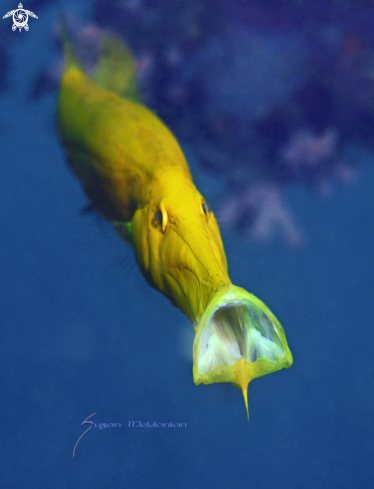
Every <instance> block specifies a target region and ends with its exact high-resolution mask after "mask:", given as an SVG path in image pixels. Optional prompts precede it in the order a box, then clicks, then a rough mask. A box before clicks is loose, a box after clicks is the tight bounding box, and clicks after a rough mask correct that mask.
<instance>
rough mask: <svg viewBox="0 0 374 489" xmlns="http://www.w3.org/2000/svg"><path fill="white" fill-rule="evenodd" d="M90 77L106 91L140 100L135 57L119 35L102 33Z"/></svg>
mask: <svg viewBox="0 0 374 489" xmlns="http://www.w3.org/2000/svg"><path fill="white" fill-rule="evenodd" d="M92 78H93V79H94V80H95V82H96V83H97V84H98V85H99V86H100V87H101V88H103V89H104V90H106V91H107V92H111V93H115V94H116V95H118V96H119V97H121V98H124V99H126V100H130V101H131V102H135V103H139V102H140V95H139V91H138V86H137V82H136V63H135V59H134V57H133V55H132V53H131V51H130V49H129V48H128V47H127V46H126V44H124V43H123V41H122V39H121V38H120V37H119V36H117V35H115V34H111V33H106V34H104V36H103V38H102V41H101V44H100V48H99V56H98V62H97V65H96V69H95V73H94V75H93V77H92Z"/></svg>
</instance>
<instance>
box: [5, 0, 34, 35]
mask: <svg viewBox="0 0 374 489" xmlns="http://www.w3.org/2000/svg"><path fill="white" fill-rule="evenodd" d="M11 15H12V16H13V25H12V30H13V31H15V30H16V29H19V31H20V32H21V29H22V27H23V28H24V29H25V31H28V30H29V25H28V23H27V21H28V20H29V16H30V17H34V19H37V18H38V17H37V16H36V15H35V14H34V12H30V10H25V9H24V8H23V5H22V3H19V4H18V8H17V9H16V10H11V11H10V12H8V13H7V14H5V15H4V17H3V19H6V18H7V17H10V16H11Z"/></svg>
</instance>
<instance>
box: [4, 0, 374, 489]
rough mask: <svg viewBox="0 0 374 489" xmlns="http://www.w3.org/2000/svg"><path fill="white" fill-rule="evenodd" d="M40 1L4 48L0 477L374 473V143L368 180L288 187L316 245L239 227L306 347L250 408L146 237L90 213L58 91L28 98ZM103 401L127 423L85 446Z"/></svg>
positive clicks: (266, 292) (224, 478)
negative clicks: (198, 365)
mask: <svg viewBox="0 0 374 489" xmlns="http://www.w3.org/2000/svg"><path fill="white" fill-rule="evenodd" d="M9 5H10V3H9V2H8V5H7V6H6V7H8V6H9ZM35 5H38V2H36V3H35ZM6 7H5V9H3V10H5V11H6ZM10 8H13V7H12V5H10V6H9V9H10ZM9 9H8V10H9ZM35 9H36V7H35ZM41 12H45V17H44V18H43V16H42V15H41V13H39V12H37V11H36V13H37V14H39V19H38V20H35V22H34V23H33V24H31V26H30V31H29V32H28V33H25V32H22V37H21V36H18V39H17V42H16V43H11V42H10V41H9V44H7V45H6V46H5V49H6V52H8V53H10V54H11V59H12V69H13V72H12V73H13V74H12V87H13V89H12V90H11V91H10V92H8V93H5V94H3V95H2V96H1V98H0V107H1V109H0V124H1V127H2V131H1V133H0V140H1V165H0V182H1V184H0V225H1V258H2V259H1V274H0V276H1V281H0V288H1V289H0V290H1V293H0V323H1V353H0V363H1V377H0V392H1V401H0V405H1V413H2V437H1V439H2V442H1V445H0V460H1V465H2V469H1V475H0V487H2V488H13V487H27V488H29V489H33V488H41V487H46V488H47V487H53V488H55V489H60V488H61V489H62V488H64V489H65V488H67V487H81V488H86V487H87V488H90V489H94V488H99V489H104V488H121V487H126V488H131V489H138V488H166V487H173V488H181V489H187V488H193V489H200V488H210V487H216V488H233V487H235V488H238V489H241V488H256V489H267V488H269V487H277V488H279V489H282V488H294V487H295V488H303V489H304V488H305V489H315V488H322V487H329V488H352V487H359V488H370V487H373V480H374V479H373V477H374V468H373V457H374V423H373V416H374V363H373V355H372V350H373V342H374V328H373V317H374V288H373V275H374V261H373V249H374V228H373V215H374V197H373V188H374V165H373V159H374V155H373V153H364V152H363V150H362V149H361V148H359V147H357V148H355V149H353V150H352V151H353V154H354V156H355V158H356V160H357V163H358V164H359V173H358V179H357V182H356V184H355V185H353V186H351V187H349V188H346V189H341V190H339V191H338V192H336V193H335V195H333V196H332V197H331V198H327V199H322V198H317V197H316V196H313V195H311V194H309V193H307V192H306V191H305V189H303V188H297V189H294V190H293V191H292V192H291V193H290V195H289V204H290V206H291V207H292V208H294V209H297V215H298V218H299V219H300V220H302V222H303V223H304V224H305V228H306V233H307V236H308V238H307V240H306V243H305V245H304V247H303V248H301V249H300V250H298V251H295V250H288V249H286V248H285V247H283V246H282V245H281V244H273V245H268V246H264V247H261V246H258V245H254V244H249V243H248V242H246V241H244V240H241V239H239V238H238V237H237V236H234V235H231V236H230V235H229V236H228V239H227V243H226V248H227V256H228V261H229V265H230V276H231V279H232V281H233V283H235V284H236V285H239V286H242V287H245V288H247V289H248V290H249V291H251V292H253V293H255V294H256V295H257V296H258V297H260V298H261V299H262V300H263V301H264V302H265V303H266V304H267V305H268V306H269V307H270V308H271V309H272V310H273V311H274V313H275V314H276V315H277V317H278V318H279V319H280V321H281V322H282V324H283V326H284V328H285V331H286V334H287V339H288V342H289V345H290V348H291V351H292V353H293V355H294V365H293V366H292V367H291V369H290V370H282V371H280V372H278V373H276V374H273V375H269V376H266V377H263V378H261V379H258V380H255V381H254V382H253V383H252V384H250V386H249V410H250V422H249V424H248V423H247V419H246V414H245V408H244V403H243V399H242V394H241V393H240V391H239V390H238V389H235V388H234V387H232V386H231V385H229V386H226V385H211V386H202V385H201V386H198V387H196V386H195V385H194V384H193V381H192V360H191V359H188V358H187V357H186V355H184V354H183V351H184V350H185V349H187V350H192V335H189V332H190V330H191V325H190V324H189V322H188V320H187V319H186V318H185V317H184V316H183V315H182V313H181V312H180V311H179V310H178V309H176V308H174V307H172V306H171V304H170V303H169V302H168V300H166V299H165V298H164V297H163V296H162V295H161V294H159V293H157V292H155V291H153V290H151V289H150V288H149V287H148V285H147V284H146V283H145V281H144V280H143V278H142V277H141V274H140V272H139V270H138V269H137V267H136V265H135V260H134V257H133V253H132V250H131V248H130V247H128V246H127V245H126V244H124V243H122V242H121V241H120V240H119V238H117V237H116V235H115V233H114V231H112V230H111V229H110V227H109V226H108V225H107V224H106V223H105V222H102V221H101V220H99V219H96V218H95V217H94V216H92V215H88V216H82V215H80V212H79V211H80V209H82V207H84V206H85V199H84V196H83V193H82V190H81V188H80V186H79V183H78V182H77V181H76V180H75V178H74V177H73V176H72V174H71V172H70V171H69V169H68V167H67V164H66V162H65V156H64V152H63V149H62V147H61V145H60V143H59V141H58V138H57V133H56V128H55V126H54V122H52V121H54V117H55V109H56V100H55V99H54V98H53V97H50V96H48V97H45V98H44V99H42V100H40V101H38V103H34V102H33V103H31V102H28V101H27V94H28V93H29V92H28V90H29V87H30V84H31V80H34V79H35V76H36V74H37V72H38V70H39V69H40V68H41V66H42V65H43V63H44V62H45V60H46V59H48V56H49V53H50V51H49V49H50V47H49V44H48V42H49V41H48V39H49V37H48V36H49V32H48V27H50V23H51V22H52V21H53V19H55V18H56V15H55V12H54V11H53V9H52V8H51V9H50V11H47V10H43V11H41ZM4 13H5V12H4ZM4 22H5V21H4ZM18 34H19V33H18V32H16V33H14V35H15V36H16V35H18ZM8 37H11V36H8ZM201 190H202V192H204V188H202V189H201ZM187 338H189V341H190V342H191V345H187V346H186V345H184V346H182V345H181V343H183V344H184V343H186V342H187V341H188V340H187ZM94 412H96V413H97V414H96V416H94V417H93V418H92V421H94V422H96V423H121V424H122V426H121V428H119V427H118V428H107V429H103V430H100V429H98V428H93V429H92V430H91V431H90V432H89V433H87V434H86V435H85V436H84V437H83V439H82V441H81V443H80V445H79V446H78V449H77V457H76V459H73V458H72V452H73V447H74V444H75V442H76V441H77V439H78V438H79V436H80V435H81V433H83V431H84V430H85V429H86V428H87V426H80V424H81V423H82V422H83V420H84V419H85V418H86V417H87V416H89V415H90V414H92V413H94ZM131 420H134V421H136V420H139V421H141V422H147V421H150V422H153V421H156V422H158V423H161V422H164V423H165V422H170V421H173V422H176V423H187V427H186V428H128V426H127V425H128V422H129V421H131Z"/></svg>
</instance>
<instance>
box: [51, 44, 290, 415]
mask: <svg viewBox="0 0 374 489" xmlns="http://www.w3.org/2000/svg"><path fill="white" fill-rule="evenodd" d="M105 42H107V43H109V44H110V43H112V44H111V45H112V48H113V49H112V52H114V51H116V49H115V47H116V46H117V48H118V49H119V50H120V49H121V44H120V43H119V42H117V41H116V40H115V39H114V40H113V38H107V39H106V40H104V43H105ZM104 51H106V52H108V49H106V50H104ZM126 56H127V62H128V54H127V55H126ZM67 59H68V62H67V66H66V70H65V72H64V75H63V78H62V81H61V90H60V97H59V112H58V127H59V136H60V139H61V141H62V144H63V146H64V147H65V150H66V155H67V159H68V161H69V164H70V166H71V168H72V170H73V172H74V173H75V175H76V176H77V177H78V179H79V180H80V181H81V183H82V185H83V187H84V190H85V193H86V196H87V199H88V201H89V203H90V205H91V206H92V207H93V208H94V209H95V210H96V211H97V212H98V213H99V214H100V215H101V216H103V217H104V218H105V219H107V220H108V221H109V222H110V223H111V224H112V225H113V227H114V228H115V229H116V230H117V232H118V233H119V235H120V236H121V237H122V238H123V239H124V240H125V241H127V242H128V243H130V244H131V245H132V246H133V248H134V251H135V255H136V259H137V262H138V264H139V267H140V268H141V270H142V273H143V275H144V277H145V278H146V280H147V281H148V282H149V283H150V285H152V286H153V287H155V288H156V289H157V290H159V291H160V292H162V293H163V294H164V295H165V296H167V297H168V298H169V299H170V300H171V302H172V303H173V304H174V305H175V306H177V307H179V308H180V310H181V311H182V312H183V313H184V314H185V315H186V316H187V317H188V318H189V319H190V320H191V322H192V323H194V325H195V332H196V336H195V341H194V367H193V374H194V381H195V383H196V384H200V383H205V384H208V383H212V382H232V383H233V384H234V385H236V386H238V387H240V388H241V389H242V391H243V394H244V398H245V402H246V406H247V386H248V383H249V381H250V380H251V379H252V378H255V377H258V376H261V375H264V374H265V373H269V372H272V371H275V370H279V369H280V368H283V367H289V366H290V365H291V364H292V355H291V352H290V351H289V349H288V345H287V341H286V338H285V335H284V331H283V329H282V327H281V325H280V324H279V322H278V321H277V319H276V318H275V316H274V315H273V314H272V313H271V312H270V310H269V309H268V308H267V307H266V306H265V304H263V303H262V302H261V301H260V300H259V299H257V298H256V297H255V296H253V295H252V294H250V293H248V292H247V291H245V290H244V289H241V288H239V287H236V286H234V285H233V284H232V283H231V280H230V278H229V275H228V268H227V260H226V255H225V252H224V247H223V244H222V239H221V235H220V231H219V227H218V224H217V221H216V219H215V216H214V214H213V212H211V211H210V209H209V207H208V205H207V203H206V201H205V199H204V197H203V196H202V194H201V193H200V192H199V191H198V190H197V188H196V187H195V185H194V183H193V180H192V176H191V173H190V170H189V167H188V164H187V161H186V159H185V156H184V154H183V152H182V150H181V148H180V146H179V144H178V142H177V141H176V139H175V137H174V136H173V134H172V133H171V131H170V130H169V129H168V128H167V127H166V126H165V125H164V124H163V123H162V122H161V121H160V119H159V118H158V117H157V116H156V115H155V114H154V113H152V112H151V111H150V110H148V109H147V108H146V107H144V106H143V105H142V104H141V103H140V102H139V100H138V99H137V97H131V99H129V98H126V89H123V87H121V96H119V95H117V94H116V93H111V92H108V91H107V90H106V89H105V88H106V87H105V85H106V82H105V77H103V76H102V73H101V74H100V76H97V79H98V80H100V84H101V87H100V86H99V85H98V83H96V82H95V81H94V80H93V79H91V78H89V77H88V76H87V75H86V74H85V73H84V72H83V71H82V69H81V68H80V66H79V64H78V63H77V62H76V61H75V60H74V58H73V56H70V57H69V55H68V57H67ZM104 64H105V63H104ZM112 71H113V72H115V70H114V69H112ZM109 74H110V73H109ZM109 78H110V77H109ZM103 80H104V81H103ZM112 91H116V89H115V87H114V89H113V87H112ZM247 413H248V407H247Z"/></svg>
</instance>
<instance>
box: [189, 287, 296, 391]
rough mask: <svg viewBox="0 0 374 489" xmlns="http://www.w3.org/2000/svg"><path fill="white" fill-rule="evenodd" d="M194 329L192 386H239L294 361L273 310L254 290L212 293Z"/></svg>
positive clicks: (222, 290)
mask: <svg viewBox="0 0 374 489" xmlns="http://www.w3.org/2000/svg"><path fill="white" fill-rule="evenodd" d="M195 332H196V336H195V339H194V344H193V380H194V382H195V384H196V385H198V384H201V383H203V384H211V383H214V382H231V383H232V384H234V385H235V386H236V387H239V388H242V390H243V389H244V388H245V389H246V386H247V385H248V383H249V382H250V381H251V380H252V379H254V378H256V377H261V376H263V375H266V374H268V373H271V372H275V371H276V370H280V369H282V368H289V367H290V366H291V365H292V362H293V358H292V354H291V352H290V350H289V348H288V344H287V340H286V336H285V333H284V330H283V328H282V326H281V324H280V323H279V321H278V320H277V318H276V317H275V316H274V314H273V313H272V312H271V311H270V309H269V308H268V307H267V306H266V305H265V304H264V303H263V302H262V301H260V300H259V299H258V298H257V297H255V296H254V295H253V294H250V293H249V292H247V291H246V290H245V289H242V288H240V287H236V286H235V285H233V284H228V285H225V286H224V287H222V288H221V289H220V290H219V291H218V292H217V293H216V294H215V295H214V296H213V297H212V299H211V300H210V301H209V303H208V305H207V307H206V309H205V310H204V312H203V314H202V316H201V318H200V320H199V321H198V323H197V326H196V328H195Z"/></svg>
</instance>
